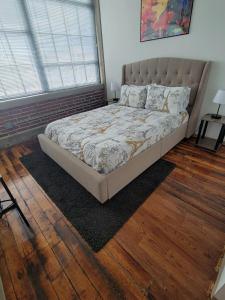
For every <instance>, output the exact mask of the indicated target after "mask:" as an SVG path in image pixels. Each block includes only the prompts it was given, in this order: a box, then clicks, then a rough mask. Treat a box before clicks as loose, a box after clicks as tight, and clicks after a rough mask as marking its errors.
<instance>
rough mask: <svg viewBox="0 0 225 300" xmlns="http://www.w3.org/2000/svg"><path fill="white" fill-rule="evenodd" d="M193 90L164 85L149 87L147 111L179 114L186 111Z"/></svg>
mask: <svg viewBox="0 0 225 300" xmlns="http://www.w3.org/2000/svg"><path fill="white" fill-rule="evenodd" d="M190 93H191V88H189V87H167V86H162V85H149V86H147V100H146V104H145V108H146V109H150V110H153V111H162V112H167V113H171V114H179V113H181V112H184V111H186V109H187V106H188V103H189V99H190Z"/></svg>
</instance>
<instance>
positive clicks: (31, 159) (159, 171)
mask: <svg viewBox="0 0 225 300" xmlns="http://www.w3.org/2000/svg"><path fill="white" fill-rule="evenodd" d="M32 150H33V152H32V154H29V155H26V156H24V157H22V158H21V162H22V163H23V165H24V166H25V167H26V168H27V170H28V171H29V173H30V174H31V175H32V176H33V178H34V179H35V180H36V181H37V183H38V184H39V185H40V186H41V187H42V188H43V190H44V191H45V192H46V193H47V194H48V196H49V197H50V198H51V200H52V201H53V202H54V203H55V204H56V205H57V206H58V208H59V209H60V210H61V211H62V213H63V214H64V215H65V217H66V218H67V219H68V220H69V221H70V222H71V223H72V224H73V226H74V227H75V228H76V229H77V230H78V231H79V233H80V235H81V236H82V237H83V238H84V239H85V240H86V242H87V243H88V244H89V245H90V247H91V248H92V249H93V250H94V251H95V252H97V251H99V250H100V249H102V248H103V247H104V245H105V244H106V243H107V242H108V241H109V240H110V239H111V238H112V237H113V236H114V235H115V234H116V232H117V231H118V230H119V229H120V228H121V227H122V226H123V224H124V223H125V222H126V221H127V220H128V219H129V218H130V217H131V216H132V215H133V213H134V212H135V211H136V210H137V208H138V207H139V206H140V205H141V204H142V203H143V202H144V201H145V200H146V199H147V198H148V196H149V195H150V194H151V193H152V192H153V191H154V190H155V189H156V187H158V185H159V184H160V183H161V182H162V181H163V180H164V179H165V178H166V177H167V176H168V175H169V174H170V172H171V171H172V170H173V169H174V168H175V165H174V164H173V163H170V162H168V161H166V160H163V159H160V160H159V161H157V162H156V163H155V164H154V165H153V166H151V167H150V168H149V169H147V170H146V171H145V172H144V173H142V174H141V175H140V176H139V177H137V178H136V179H135V180H133V181H132V182H131V183H130V184H128V185H127V186H126V187H125V188H124V189H123V190H121V191H120V192H119V193H117V194H116V195H115V196H114V197H113V198H112V199H110V200H109V201H108V202H106V203H105V204H100V203H99V202H98V201H97V200H96V199H95V197H94V196H92V195H91V194H90V193H89V192H88V191H87V190H86V189H85V188H84V187H83V186H81V185H80V184H79V183H78V182H77V181H75V180H74V179H73V178H72V177H71V176H70V175H69V174H67V173H66V172H65V171H64V170H63V169H62V168H61V167H60V166H59V165H58V164H57V163H55V162H54V161H53V160H52V159H50V158H49V157H48V156H47V155H46V154H44V153H43V152H42V151H41V149H40V148H39V146H35V147H33V149H32Z"/></svg>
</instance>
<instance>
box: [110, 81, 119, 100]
mask: <svg viewBox="0 0 225 300" xmlns="http://www.w3.org/2000/svg"><path fill="white" fill-rule="evenodd" d="M110 89H111V91H112V92H113V93H114V98H113V101H114V102H117V101H118V100H119V99H118V98H117V97H116V92H117V91H118V90H119V89H120V86H119V84H118V83H117V82H115V81H112V82H111V87H110Z"/></svg>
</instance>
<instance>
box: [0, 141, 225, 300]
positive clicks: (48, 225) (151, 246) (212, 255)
mask: <svg viewBox="0 0 225 300" xmlns="http://www.w3.org/2000/svg"><path fill="white" fill-rule="evenodd" d="M192 144H193V141H192V140H190V141H186V142H182V143H181V144H180V145H178V146H177V147H176V148H174V149H173V150H171V151H170V152H169V153H168V154H167V155H166V156H165V159H167V160H169V161H171V162H174V163H176V165H177V167H176V168H175V170H174V171H173V172H172V173H171V174H170V175H169V177H167V179H166V180H165V181H164V182H163V183H162V184H161V185H160V186H159V187H158V188H157V189H156V191H155V192H154V193H153V194H152V195H151V196H150V197H149V198H148V199H147V200H146V201H145V203H144V204H143V205H142V206H141V207H140V208H139V209H138V210H137V211H136V213H135V214H134V215H133V216H132V217H131V218H130V220H129V221H128V222H127V223H126V224H125V225H124V226H123V228H122V229H121V230H120V231H119V232H118V233H117V234H116V235H115V236H114V238H113V239H112V240H111V241H110V242H109V243H108V244H107V245H106V246H105V247H104V248H103V249H102V250H101V251H100V252H99V253H93V252H92V251H91V250H90V248H89V247H88V246H87V245H86V243H85V242H84V241H83V240H82V238H81V237H80V236H79V234H78V232H77V231H76V229H75V228H73V227H72V225H71V224H70V223H69V222H68V221H67V220H66V219H65V217H64V216H63V215H62V213H61V212H60V211H59V210H58V209H57V208H56V206H55V205H54V203H53V202H52V201H51V199H49V198H48V196H47V195H46V194H45V193H44V192H43V191H42V189H41V188H40V187H39V185H38V184H37V183H36V182H35V181H34V179H33V178H32V176H31V175H30V174H29V173H28V171H27V170H26V169H25V168H24V167H23V165H22V163H21V162H20V160H19V158H20V157H21V156H23V155H26V154H28V153H30V146H29V143H27V144H22V145H18V146H15V147H13V148H11V149H8V150H2V151H0V160H1V164H0V173H1V174H2V175H3V177H4V178H5V180H6V182H7V184H8V185H9V187H10V189H11V190H12V192H13V194H14V196H15V197H16V198H17V200H18V203H19V204H20V206H21V209H22V210H23V212H24V214H25V215H26V217H27V218H28V220H29V222H30V224H31V226H32V228H33V232H30V231H29V230H28V229H27V228H26V226H25V225H24V224H23V223H22V221H21V219H20V218H19V217H18V213H17V212H16V211H12V212H10V213H8V214H7V217H6V216H4V217H3V219H2V220H0V273H1V276H2V280H3V284H4V287H5V293H6V297H7V300H14V299H29V300H31V299H32V300H33V299H38V300H39V299H40V300H43V299H64V300H70V299H110V300H111V299H160V300H162V299H171V300H174V299H181V300H185V299H188V300H193V299H203V300H205V299H208V293H209V290H210V289H209V288H210V285H211V284H212V282H213V281H215V279H216V276H217V269H216V266H217V263H218V261H219V258H220V257H221V255H222V254H223V252H224V244H225V147H223V148H221V150H220V151H219V153H218V154H215V155H214V154H210V153H207V152H205V151H203V150H201V149H199V148H196V147H194V146H193V145H192ZM0 192H1V194H0V196H2V189H1V190H0Z"/></svg>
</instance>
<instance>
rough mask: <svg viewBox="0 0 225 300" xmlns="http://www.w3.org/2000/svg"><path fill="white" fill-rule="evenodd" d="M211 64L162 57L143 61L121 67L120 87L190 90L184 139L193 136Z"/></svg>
mask: <svg viewBox="0 0 225 300" xmlns="http://www.w3.org/2000/svg"><path fill="white" fill-rule="evenodd" d="M209 69H210V62H207V61H201V60H193V59H184V58H172V57H161V58H153V59H148V60H143V61H139V62H135V63H131V64H128V65H125V66H123V72H122V84H128V85H129V84H135V85H148V84H151V83H157V84H161V85H166V86H189V87H190V88H191V97H190V102H189V106H188V112H189V114H190V118H189V124H188V129H187V134H186V136H187V137H190V136H192V135H193V134H194V133H195V130H196V126H197V122H198V118H199V113H200V109H201V106H202V102H203V100H204V94H205V89H206V85H207V82H208V75H209Z"/></svg>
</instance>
